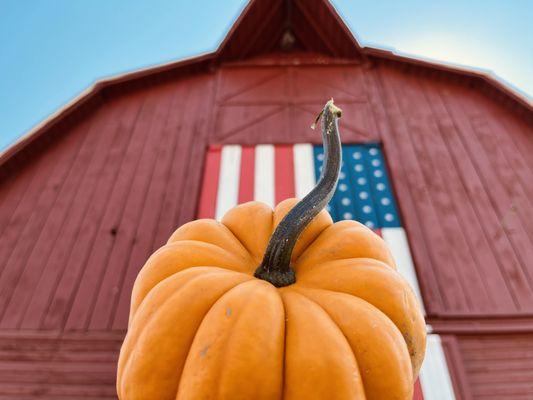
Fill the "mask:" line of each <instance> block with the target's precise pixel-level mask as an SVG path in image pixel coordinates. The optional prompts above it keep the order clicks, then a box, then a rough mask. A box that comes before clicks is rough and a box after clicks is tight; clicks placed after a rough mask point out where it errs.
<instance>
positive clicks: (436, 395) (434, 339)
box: [420, 334, 455, 400]
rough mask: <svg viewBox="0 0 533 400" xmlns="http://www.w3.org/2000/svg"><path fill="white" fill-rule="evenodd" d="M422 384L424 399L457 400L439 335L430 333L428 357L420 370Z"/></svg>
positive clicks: (427, 349)
mask: <svg viewBox="0 0 533 400" xmlns="http://www.w3.org/2000/svg"><path fill="white" fill-rule="evenodd" d="M420 385H421V386H422V392H423V393H424V400H455V394H454V391H453V386H452V380H451V378H450V374H449V372H448V366H447V364H446V357H445V356H444V351H443V349H442V343H441V340H440V337H439V335H434V334H431V335H428V338H427V348H426V358H425V359H424V363H423V364H422V369H421V370H420Z"/></svg>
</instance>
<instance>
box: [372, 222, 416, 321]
mask: <svg viewBox="0 0 533 400" xmlns="http://www.w3.org/2000/svg"><path fill="white" fill-rule="evenodd" d="M381 236H382V237H383V240H385V242H386V243H387V244H388V246H389V249H390V251H391V253H392V256H393V257H394V261H396V266H397V267H398V271H399V272H400V274H401V275H402V276H403V277H404V278H405V279H406V280H407V282H408V283H409V285H410V286H411V287H412V288H413V290H414V292H415V294H416V296H417V298H418V301H419V302H420V306H421V307H422V310H423V311H424V315H425V314H426V311H425V309H424V302H423V301H422V296H421V295H420V288H419V286H418V279H417V278H416V271H415V266H414V264H413V259H412V257H411V252H410V251H409V244H408V242H407V236H406V235H405V231H404V229H403V228H382V229H381Z"/></svg>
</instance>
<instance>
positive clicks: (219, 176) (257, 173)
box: [198, 143, 455, 400]
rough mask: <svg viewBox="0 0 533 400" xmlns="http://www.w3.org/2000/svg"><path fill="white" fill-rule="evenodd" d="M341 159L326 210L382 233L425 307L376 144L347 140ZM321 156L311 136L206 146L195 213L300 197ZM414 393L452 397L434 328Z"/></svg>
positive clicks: (426, 398)
mask: <svg viewBox="0 0 533 400" xmlns="http://www.w3.org/2000/svg"><path fill="white" fill-rule="evenodd" d="M342 159H343V162H342V168H341V173H340V177H339V183H338V186H337V190H336V192H335V194H334V196H333V198H332V200H331V201H330V203H329V205H328V207H327V208H328V211H329V212H330V214H331V216H332V218H333V220H334V221H340V220H344V219H353V220H357V221H359V222H361V223H364V224H365V225H367V226H368V227H370V228H372V229H373V230H374V231H375V232H376V233H377V234H379V235H380V236H381V237H382V238H383V239H384V240H385V242H387V244H388V246H389V248H390V249H391V252H392V254H393V256H394V259H395V260H396V263H397V265H398V269H399V272H400V273H401V274H402V275H403V276H404V278H405V279H406V280H407V281H408V282H409V284H410V285H411V287H412V288H413V289H414V291H415V293H416V295H417V296H418V298H419V300H420V304H422V306H423V304H424V303H423V299H422V297H421V296H420V290H419V285H418V280H417V276H416V272H415V268H414V265H413V260H412V258H411V253H410V250H409V244H408V241H407V236H406V234H405V231H404V229H403V228H402V224H401V218H400V215H399V213H398V207H397V203H396V199H395V197H394V193H393V189H392V185H391V184H390V180H389V174H388V172H387V168H386V164H385V158H384V156H383V151H382V149H381V146H380V145H379V143H367V144H350V145H344V146H343V150H342ZM323 160H324V150H323V148H322V146H319V145H312V144H308V143H302V144H294V145H277V144H276V145H271V144H261V145H256V146H240V145H224V146H211V147H210V148H209V149H208V151H207V156H206V160H205V167H204V176H203V182H202V192H201V195H200V202H199V207H198V218H216V219H218V220H220V219H221V218H222V216H223V215H224V214H225V213H226V211H228V210H229V209H231V208H233V207H235V206H236V205H237V204H240V203H244V202H247V201H252V200H258V201H262V202H264V203H266V204H268V205H270V206H271V207H274V206H275V205H276V204H277V203H279V202H280V201H282V200H284V199H286V198H288V197H298V198H303V197H304V196H305V195H306V194H307V193H308V192H309V191H310V190H311V189H312V188H313V187H314V186H315V184H316V182H317V180H318V179H319V178H320V173H321V170H322V164H323ZM430 331H431V328H430V327H429V326H428V332H430ZM413 398H414V399H415V400H422V399H423V400H453V399H455V395H454V390H453V385H452V382H451V378H450V374H449V370H448V366H447V363H446V358H445V355H444V351H443V348H442V343H441V339H440V337H439V335H437V334H432V333H430V334H429V335H428V344H427V349H426V358H425V361H424V364H423V366H422V369H421V371H420V376H419V380H418V381H417V382H416V385H415V393H414V397H413Z"/></svg>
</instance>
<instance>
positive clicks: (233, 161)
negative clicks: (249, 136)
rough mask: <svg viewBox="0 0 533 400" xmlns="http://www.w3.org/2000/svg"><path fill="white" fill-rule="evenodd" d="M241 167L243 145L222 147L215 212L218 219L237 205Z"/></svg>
mask: <svg viewBox="0 0 533 400" xmlns="http://www.w3.org/2000/svg"><path fill="white" fill-rule="evenodd" d="M240 169H241V146H238V145H228V146H224V147H222V154H221V159H220V175H219V179H218V191H217V203H216V213H215V218H216V219H217V220H220V219H222V217H223V216H224V214H225V213H226V212H227V211H229V210H230V209H231V208H233V207H235V206H236V205H237V201H238V198H239V176H240Z"/></svg>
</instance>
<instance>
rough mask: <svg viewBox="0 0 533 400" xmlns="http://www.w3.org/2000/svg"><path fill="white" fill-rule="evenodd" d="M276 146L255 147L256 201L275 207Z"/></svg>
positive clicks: (263, 145)
mask: <svg viewBox="0 0 533 400" xmlns="http://www.w3.org/2000/svg"><path fill="white" fill-rule="evenodd" d="M274 185H275V182H274V146H273V145H271V144H260V145H257V146H256V147H255V174H254V200H257V201H262V202H263V203H266V204H268V205H269V206H270V207H272V208H274V206H275V204H274V203H275V197H274V193H275V192H274V189H275V186H274Z"/></svg>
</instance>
